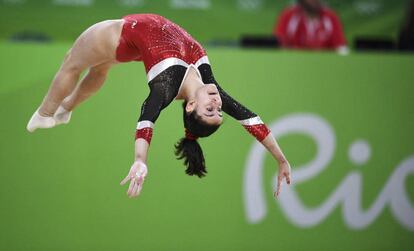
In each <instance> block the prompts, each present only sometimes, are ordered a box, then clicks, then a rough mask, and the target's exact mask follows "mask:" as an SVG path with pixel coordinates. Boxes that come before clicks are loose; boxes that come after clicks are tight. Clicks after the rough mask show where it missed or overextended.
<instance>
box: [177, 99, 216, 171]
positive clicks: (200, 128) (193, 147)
mask: <svg viewBox="0 0 414 251" xmlns="http://www.w3.org/2000/svg"><path fill="white" fill-rule="evenodd" d="M186 106H187V102H186V101H185V102H184V103H183V121H184V127H185V129H186V130H187V131H188V132H189V133H190V134H192V136H195V137H207V136H210V135H211V134H213V133H214V132H215V131H217V129H218V128H219V127H220V125H210V124H207V123H206V122H204V121H202V120H201V119H200V116H198V114H197V113H196V111H195V110H194V111H192V112H190V113H187V112H186V111H185V107H186ZM175 155H176V156H177V159H184V165H185V166H186V167H187V169H186V170H185V172H186V173H187V174H188V175H191V176H192V175H197V176H198V177H199V178H201V177H203V176H205V175H206V173H207V170H206V165H205V160H204V155H203V150H202V149H201V147H200V144H199V143H198V142H197V139H194V138H193V137H183V138H181V139H180V140H179V141H178V142H177V143H176V144H175Z"/></svg>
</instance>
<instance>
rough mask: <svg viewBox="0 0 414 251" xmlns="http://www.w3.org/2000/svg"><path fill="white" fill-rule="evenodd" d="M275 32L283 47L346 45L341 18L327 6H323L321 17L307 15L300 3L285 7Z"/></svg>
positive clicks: (309, 47) (308, 47)
mask: <svg viewBox="0 0 414 251" xmlns="http://www.w3.org/2000/svg"><path fill="white" fill-rule="evenodd" d="M273 34H274V35H276V36H277V38H278V39H279V41H280V43H281V45H282V46H283V47H290V48H303V49H338V48H340V47H345V46H346V40H345V36H344V34H343V31H342V25H341V22H340V20H339V18H338V17H337V16H336V14H335V13H334V12H333V11H332V10H330V9H328V8H325V7H324V8H322V10H321V12H320V16H319V18H309V17H307V15H306V13H305V11H304V10H303V9H302V8H301V7H300V6H299V5H295V6H292V7H289V8H287V9H285V10H284V11H283V12H282V14H281V15H280V17H279V20H278V23H277V25H276V26H275V29H274V31H273Z"/></svg>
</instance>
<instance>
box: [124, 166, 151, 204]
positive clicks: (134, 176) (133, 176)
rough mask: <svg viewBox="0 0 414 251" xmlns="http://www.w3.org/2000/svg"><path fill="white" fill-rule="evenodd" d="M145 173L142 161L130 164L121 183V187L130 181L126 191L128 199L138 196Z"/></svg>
mask: <svg viewBox="0 0 414 251" xmlns="http://www.w3.org/2000/svg"><path fill="white" fill-rule="evenodd" d="M147 173H148V169H147V165H146V164H145V163H144V162H143V161H141V160H136V161H135V162H134V164H132V166H131V169H130V170H129V173H128V175H127V176H126V177H125V178H124V179H123V180H122V181H121V185H125V184H126V183H127V182H128V181H129V180H130V181H131V183H130V184H129V188H128V191H127V194H128V197H129V198H133V197H137V196H138V195H139V194H140V192H141V190H142V185H143V184H144V180H145V177H146V176H147Z"/></svg>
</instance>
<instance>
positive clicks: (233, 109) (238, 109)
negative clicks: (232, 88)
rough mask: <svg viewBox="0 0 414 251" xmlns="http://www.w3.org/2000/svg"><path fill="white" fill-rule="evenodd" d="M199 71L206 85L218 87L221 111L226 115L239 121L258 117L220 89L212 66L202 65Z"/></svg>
mask: <svg viewBox="0 0 414 251" xmlns="http://www.w3.org/2000/svg"><path fill="white" fill-rule="evenodd" d="M198 70H199V71H200V74H201V78H202V80H203V83H204V84H215V85H216V86H217V89H218V90H219V93H220V97H221V100H222V102H223V105H222V107H221V109H222V110H223V111H224V112H225V113H227V114H228V115H230V116H232V117H233V118H235V119H237V120H244V119H250V118H253V117H256V116H257V115H256V114H255V113H253V112H252V111H250V110H249V109H247V108H246V107H245V106H243V105H242V104H240V103H239V102H237V101H236V100H235V99H233V98H232V97H231V96H230V95H229V94H227V93H226V92H225V91H224V90H223V89H222V88H221V87H220V85H219V84H218V83H217V81H216V80H215V79H214V76H213V71H212V70H211V66H210V65H209V64H202V65H200V66H199V67H198Z"/></svg>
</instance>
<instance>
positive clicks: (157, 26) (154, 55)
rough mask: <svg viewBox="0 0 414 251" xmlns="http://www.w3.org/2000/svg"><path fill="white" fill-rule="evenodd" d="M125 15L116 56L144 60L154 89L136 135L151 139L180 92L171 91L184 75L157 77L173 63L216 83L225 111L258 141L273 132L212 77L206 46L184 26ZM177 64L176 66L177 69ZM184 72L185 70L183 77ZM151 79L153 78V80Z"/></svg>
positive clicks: (155, 17) (153, 17)
mask: <svg viewBox="0 0 414 251" xmlns="http://www.w3.org/2000/svg"><path fill="white" fill-rule="evenodd" d="M123 19H124V20H125V23H124V25H123V28H122V33H121V36H120V40H119V45H118V47H117V50H116V59H117V60H118V61H119V62H130V61H143V62H144V65H145V70H146V72H147V78H148V82H150V83H151V85H150V89H151V92H150V94H149V96H148V98H147V99H146V101H145V102H144V104H143V107H142V109H141V111H142V112H141V116H140V118H139V121H138V124H137V131H136V135H135V137H136V139H139V138H143V139H145V140H146V141H147V142H148V143H150V142H151V137H152V132H153V130H152V128H153V127H154V123H155V120H156V119H157V118H158V115H159V113H160V112H161V109H163V108H164V107H165V106H167V105H168V104H169V103H170V102H171V101H172V99H173V98H174V97H175V96H176V94H177V93H174V94H172V93H169V92H171V91H173V92H174V91H177V92H178V88H179V85H180V83H181V82H182V79H175V77H174V76H175V75H174V76H172V75H171V76H169V77H168V78H161V82H160V80H159V79H158V78H155V77H156V76H158V75H159V74H166V75H168V74H171V73H169V72H168V70H167V69H168V68H170V67H171V66H174V67H177V65H178V66H184V67H186V68H187V67H188V66H189V65H190V64H193V65H195V67H197V69H198V70H199V72H200V74H201V77H202V78H203V82H204V83H214V84H216V85H217V87H218V89H219V92H220V96H221V98H222V101H223V111H224V112H226V113H228V114H230V115H231V116H232V117H234V118H236V119H237V120H239V121H240V122H241V124H242V125H243V126H244V127H245V128H246V129H247V131H248V132H249V133H250V134H252V135H253V136H255V137H256V139H257V140H259V141H262V140H263V139H264V138H265V137H266V136H267V135H268V134H269V133H270V130H269V129H268V128H267V127H266V125H264V124H263V122H262V121H261V119H260V118H259V117H258V116H257V115H256V114H254V113H253V112H251V111H249V110H248V109H247V108H245V107H244V106H243V105H241V104H240V103H238V102H237V101H236V100H234V99H233V98H232V97H230V96H229V95H228V94H227V93H225V92H224V91H223V90H222V89H221V87H220V86H219V85H218V84H217V82H216V81H215V79H214V77H213V74H212V71H211V67H210V65H209V62H208V58H207V55H206V52H205V51H204V49H203V47H202V46H201V45H200V44H199V43H198V42H197V41H196V40H194V39H193V38H192V37H191V36H190V35H189V34H188V33H187V32H186V31H185V30H184V29H183V28H181V27H180V26H178V25H177V24H174V23H173V22H171V21H170V20H168V19H166V18H164V17H162V16H159V15H155V14H133V15H128V16H125V17H123ZM178 68H179V67H178ZM178 68H175V69H174V71H177V73H178V71H179V69H178ZM170 70H171V68H170ZM184 73H185V72H182V74H181V75H182V77H183V76H184ZM176 75H177V76H179V75H180V74H176ZM181 75H180V76H181ZM160 76H161V75H160ZM154 78H155V79H154ZM157 79H158V80H157ZM165 79H168V80H169V81H167V82H168V84H169V85H173V86H172V88H165V84H166V83H164V82H165ZM151 80H153V81H152V82H151ZM153 90H154V91H153ZM153 92H154V93H155V94H153ZM160 96H162V97H160ZM193 138H195V137H193Z"/></svg>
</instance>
